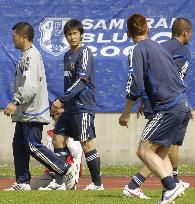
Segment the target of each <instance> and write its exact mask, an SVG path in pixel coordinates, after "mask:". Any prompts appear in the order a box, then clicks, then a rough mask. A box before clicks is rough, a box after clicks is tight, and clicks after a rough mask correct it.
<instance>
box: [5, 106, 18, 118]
mask: <svg viewBox="0 0 195 204" xmlns="http://www.w3.org/2000/svg"><path fill="white" fill-rule="evenodd" d="M16 109H17V106H16V105H14V104H13V103H9V104H8V105H7V107H6V108H5V109H4V114H5V115H7V116H11V115H12V114H13V113H14V112H15V110H16Z"/></svg>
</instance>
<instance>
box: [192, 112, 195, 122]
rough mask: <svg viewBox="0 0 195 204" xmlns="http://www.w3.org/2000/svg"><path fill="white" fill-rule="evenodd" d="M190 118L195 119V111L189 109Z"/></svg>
mask: <svg viewBox="0 0 195 204" xmlns="http://www.w3.org/2000/svg"><path fill="white" fill-rule="evenodd" d="M191 119H192V120H193V121H195V111H194V110H192V111H191Z"/></svg>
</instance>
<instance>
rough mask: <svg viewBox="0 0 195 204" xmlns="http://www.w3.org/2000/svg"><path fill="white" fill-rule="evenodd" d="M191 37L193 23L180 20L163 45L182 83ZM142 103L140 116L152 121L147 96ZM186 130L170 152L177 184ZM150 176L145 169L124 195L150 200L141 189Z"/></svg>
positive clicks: (187, 63) (188, 56)
mask: <svg viewBox="0 0 195 204" xmlns="http://www.w3.org/2000/svg"><path fill="white" fill-rule="evenodd" d="M191 35H192V24H191V22H190V21H189V20H188V19H186V18H178V19H176V20H175V21H174V22H173V26H172V38H171V39H170V40H167V41H165V42H163V43H161V45H162V46H163V47H164V48H165V49H166V50H167V51H168V52H169V53H170V54H171V56H172V58H173V60H174V62H175V64H176V65H177V66H176V68H177V71H178V73H179V76H180V78H181V80H182V81H183V80H184V77H185V75H186V73H187V71H188V68H189V64H190V59H191V55H190V51H189V49H188V48H187V47H186V46H185V45H187V44H188V42H189V41H190V39H191ZM142 103H143V104H142V105H141V109H140V110H139V111H138V114H139V112H140V111H142V112H143V113H144V115H145V118H146V119H150V118H151V117H152V115H153V111H152V108H151V105H150V102H149V100H148V97H147V96H146V95H145V96H144V97H143V98H142ZM191 114H192V118H195V117H194V115H193V114H194V112H193V111H192V112H191ZM186 128H187V126H186ZM186 128H182V127H181V130H180V132H179V133H178V134H181V139H180V140H179V141H177V142H176V143H175V144H174V145H173V146H172V147H171V149H170V152H169V158H170V161H171V164H172V166H173V177H174V179H175V181H176V182H177V183H179V179H178V171H177V165H178V148H179V146H181V145H182V143H183V137H184V135H185V132H186ZM150 174H151V171H150V170H149V169H147V168H146V167H143V168H142V169H141V170H140V172H138V173H137V174H136V175H134V176H133V178H132V180H131V181H130V183H129V184H128V186H126V187H125V189H124V191H123V194H124V195H126V196H129V197H137V198H141V199H148V197H147V196H145V195H144V193H143V192H142V191H141V190H140V189H139V187H140V186H141V185H142V184H143V182H144V181H145V179H146V178H147V177H149V176H150ZM182 184H183V185H184V187H185V188H188V187H189V183H187V182H182Z"/></svg>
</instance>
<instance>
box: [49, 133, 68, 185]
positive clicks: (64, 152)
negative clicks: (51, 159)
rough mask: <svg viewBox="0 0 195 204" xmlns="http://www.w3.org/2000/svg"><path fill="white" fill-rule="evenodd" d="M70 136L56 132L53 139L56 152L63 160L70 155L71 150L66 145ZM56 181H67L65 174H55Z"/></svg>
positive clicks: (60, 183) (59, 182) (61, 182)
mask: <svg viewBox="0 0 195 204" xmlns="http://www.w3.org/2000/svg"><path fill="white" fill-rule="evenodd" d="M67 138H68V137H66V136H63V135H57V134H55V135H54V137H53V140H52V143H53V146H54V153H55V155H56V156H58V157H59V158H60V159H62V160H63V161H66V159H67V157H68V156H69V155H70V152H69V150H68V148H67V146H66V140H67ZM55 180H56V183H57V184H59V185H62V184H63V183H64V182H65V179H64V176H63V175H58V174H56V175H55Z"/></svg>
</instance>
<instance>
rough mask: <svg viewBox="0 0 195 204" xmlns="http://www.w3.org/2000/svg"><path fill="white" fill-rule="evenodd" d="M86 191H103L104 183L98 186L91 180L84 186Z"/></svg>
mask: <svg viewBox="0 0 195 204" xmlns="http://www.w3.org/2000/svg"><path fill="white" fill-rule="evenodd" d="M84 190H85V191H91V190H95V191H103V190H104V186H103V184H102V185H101V186H96V185H95V184H94V183H93V182H91V183H90V184H89V185H88V186H86V187H85V188H84Z"/></svg>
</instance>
